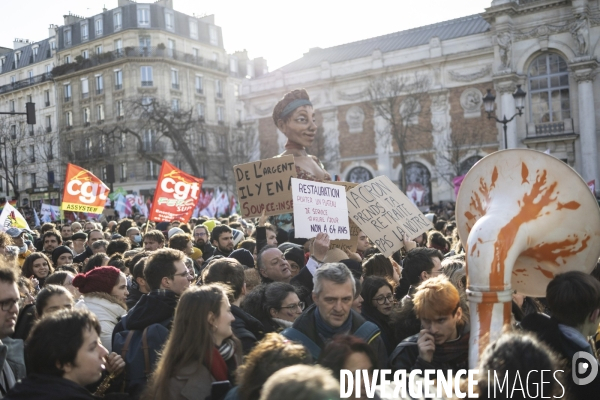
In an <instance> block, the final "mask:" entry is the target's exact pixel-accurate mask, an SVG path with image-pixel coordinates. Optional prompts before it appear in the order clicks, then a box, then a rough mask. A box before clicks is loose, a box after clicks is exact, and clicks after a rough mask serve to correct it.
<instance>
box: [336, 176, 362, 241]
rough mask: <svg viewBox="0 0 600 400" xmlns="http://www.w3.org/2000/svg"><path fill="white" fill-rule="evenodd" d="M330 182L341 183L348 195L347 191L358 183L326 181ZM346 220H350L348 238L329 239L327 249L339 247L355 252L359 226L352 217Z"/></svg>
mask: <svg viewBox="0 0 600 400" xmlns="http://www.w3.org/2000/svg"><path fill="white" fill-rule="evenodd" d="M328 183H331V184H332V185H341V186H343V187H345V188H346V195H348V191H349V190H350V189H352V188H354V187H356V185H358V183H352V182H328ZM348 221H349V222H350V239H337V240H331V241H330V242H329V249H330V250H331V249H341V250H344V251H349V252H351V253H355V252H356V245H357V244H358V234H359V233H360V228H359V227H358V225H356V223H355V222H354V221H352V219H350V218H349V219H348Z"/></svg>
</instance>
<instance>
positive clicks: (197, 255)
mask: <svg viewBox="0 0 600 400" xmlns="http://www.w3.org/2000/svg"><path fill="white" fill-rule="evenodd" d="M192 249H194V252H193V253H192V254H190V258H191V259H192V260H194V261H195V260H197V259H199V258H200V257H202V250H200V249H199V248H197V247H192Z"/></svg>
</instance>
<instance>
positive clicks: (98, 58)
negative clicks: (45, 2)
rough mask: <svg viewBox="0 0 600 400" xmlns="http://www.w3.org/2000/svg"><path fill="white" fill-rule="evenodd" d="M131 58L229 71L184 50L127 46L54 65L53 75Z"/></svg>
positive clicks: (225, 66)
mask: <svg viewBox="0 0 600 400" xmlns="http://www.w3.org/2000/svg"><path fill="white" fill-rule="evenodd" d="M124 58H125V59H131V58H134V59H135V58H162V59H171V60H177V61H181V62H185V63H188V64H193V65H197V66H199V67H204V68H208V69H212V70H215V71H220V72H225V73H228V72H229V68H227V65H226V64H223V63H219V62H217V61H212V60H205V59H204V58H202V57H198V56H194V55H193V54H189V53H184V52H182V51H177V50H171V49H164V48H159V47H143V48H140V47H126V48H124V49H118V50H115V51H109V52H105V53H101V54H93V55H91V56H90V58H85V59H78V60H77V61H76V62H73V63H68V64H63V65H59V66H56V67H54V69H53V70H52V76H54V77H57V76H61V75H66V74H70V73H72V72H77V71H81V70H84V69H88V68H93V67H96V66H98V65H102V64H108V63H111V62H113V61H116V60H119V59H124Z"/></svg>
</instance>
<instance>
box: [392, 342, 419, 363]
mask: <svg viewBox="0 0 600 400" xmlns="http://www.w3.org/2000/svg"><path fill="white" fill-rule="evenodd" d="M416 344H417V343H416V342H409V341H406V340H404V341H402V342H400V343H398V346H396V348H395V349H394V351H392V354H390V357H389V360H390V363H391V362H392V361H393V360H394V359H395V358H396V357H398V355H399V354H400V353H401V352H402V350H404V348H405V347H410V346H415V345H416Z"/></svg>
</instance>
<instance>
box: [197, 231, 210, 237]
mask: <svg viewBox="0 0 600 400" xmlns="http://www.w3.org/2000/svg"><path fill="white" fill-rule="evenodd" d="M202 236H208V235H207V234H206V233H204V232H198V233H194V237H202Z"/></svg>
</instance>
